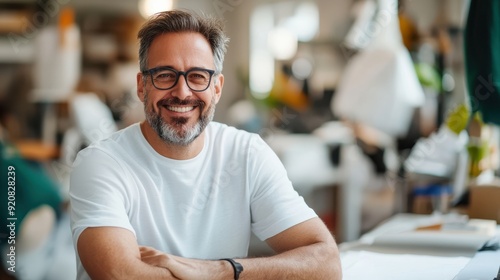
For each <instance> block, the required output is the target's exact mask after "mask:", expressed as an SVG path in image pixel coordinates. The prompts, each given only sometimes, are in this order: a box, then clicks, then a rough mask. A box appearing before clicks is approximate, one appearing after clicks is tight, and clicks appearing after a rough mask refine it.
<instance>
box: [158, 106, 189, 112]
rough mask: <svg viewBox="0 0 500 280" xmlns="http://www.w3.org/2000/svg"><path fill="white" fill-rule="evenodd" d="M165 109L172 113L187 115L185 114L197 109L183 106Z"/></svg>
mask: <svg viewBox="0 0 500 280" xmlns="http://www.w3.org/2000/svg"><path fill="white" fill-rule="evenodd" d="M165 108H167V110H169V111H172V112H177V113H185V112H189V111H192V110H193V109H194V108H195V107H194V106H183V107H179V106H165Z"/></svg>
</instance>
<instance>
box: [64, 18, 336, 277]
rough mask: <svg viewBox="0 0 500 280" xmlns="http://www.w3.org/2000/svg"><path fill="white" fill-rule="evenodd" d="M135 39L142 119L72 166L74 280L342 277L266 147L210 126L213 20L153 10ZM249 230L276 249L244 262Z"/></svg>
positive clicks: (219, 46) (218, 49)
mask: <svg viewBox="0 0 500 280" xmlns="http://www.w3.org/2000/svg"><path fill="white" fill-rule="evenodd" d="M139 40H140V50H139V59H140V68H141V69H140V70H141V72H140V73H138V74H137V92H138V96H139V98H140V100H141V101H142V102H143V103H144V110H145V113H146V121H144V122H142V123H140V124H135V125H132V126H130V127H128V128H126V129H124V130H122V131H119V132H117V133H115V134H114V135H112V136H111V137H110V138H109V139H106V140H104V141H101V142H98V143H95V144H93V145H91V146H90V147H88V148H87V149H85V150H83V151H82V152H80V154H79V155H78V157H77V159H76V161H75V163H74V171H73V173H72V177H71V191H70V196H71V205H72V211H71V217H72V231H73V236H74V243H75V247H76V249H77V258H78V260H77V261H78V279H88V278H89V277H90V278H92V279H238V278H239V279H340V278H341V271H340V261H339V256H338V250H337V246H336V244H335V241H334V239H333V238H332V236H331V234H330V233H329V232H328V230H327V229H326V227H325V226H324V224H323V223H322V222H321V220H319V219H318V218H317V216H316V214H315V213H314V212H313V211H312V210H311V209H310V208H309V207H307V206H306V205H305V203H304V201H303V199H302V198H301V197H299V196H298V195H297V193H296V192H295V191H294V190H293V188H292V186H291V183H290V181H289V180H288V179H287V176H286V172H285V170H284V168H283V166H282V165H281V163H280V162H279V160H278V158H277V157H276V156H275V155H274V154H273V152H272V151H271V150H270V148H269V147H268V146H267V145H266V144H265V143H264V142H263V141H262V140H261V139H260V138H259V137H258V136H257V135H254V134H250V133H247V132H243V131H239V130H236V129H234V128H231V127H228V126H226V125H223V124H220V123H215V122H211V120H212V118H213V115H214V110H215V105H216V104H217V102H218V101H219V98H220V97H221V92H222V87H223V85H224V76H223V75H222V74H221V71H222V63H223V59H224V54H225V49H226V44H227V41H228V39H227V38H226V37H225V35H224V33H223V31H222V25H221V24H220V22H219V21H217V20H215V19H210V18H203V17H200V16H197V15H195V14H191V13H188V12H184V11H170V12H163V13H160V14H157V15H156V16H154V17H153V18H152V19H150V20H149V21H148V22H147V23H146V24H145V25H144V26H143V27H142V29H141V30H140V32H139ZM252 231H253V232H254V233H255V234H256V235H257V236H258V237H259V238H261V239H263V240H265V241H266V242H267V243H268V244H269V245H270V246H271V247H272V248H273V249H274V250H275V251H276V253H277V254H276V255H274V256H272V257H267V258H245V256H246V254H247V251H248V245H249V240H250V233H251V232H252ZM231 258H234V259H231Z"/></svg>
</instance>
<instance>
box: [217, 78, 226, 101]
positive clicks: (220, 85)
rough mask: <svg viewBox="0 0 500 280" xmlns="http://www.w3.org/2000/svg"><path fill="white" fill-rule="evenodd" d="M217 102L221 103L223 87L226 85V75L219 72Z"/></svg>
mask: <svg viewBox="0 0 500 280" xmlns="http://www.w3.org/2000/svg"><path fill="white" fill-rule="evenodd" d="M215 79H216V80H215V104H217V103H219V99H220V97H221V95H222V88H223V87H224V75H222V74H219V75H217V76H216V77H215Z"/></svg>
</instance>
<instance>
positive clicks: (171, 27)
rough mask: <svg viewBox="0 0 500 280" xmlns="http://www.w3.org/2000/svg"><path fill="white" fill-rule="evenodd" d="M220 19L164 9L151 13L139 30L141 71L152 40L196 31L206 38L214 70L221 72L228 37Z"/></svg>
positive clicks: (144, 68) (144, 65) (145, 67)
mask: <svg viewBox="0 0 500 280" xmlns="http://www.w3.org/2000/svg"><path fill="white" fill-rule="evenodd" d="M223 29H224V28H223V23H222V21H221V20H219V19H216V18H213V17H208V16H200V15H197V14H195V13H190V12H187V11H179V10H173V11H165V12H160V13H157V14H155V15H153V16H152V17H151V18H150V19H149V20H148V21H147V22H146V23H145V24H144V25H143V26H142V27H141V30H140V31H139V34H138V36H137V38H138V39H139V66H140V69H141V71H145V70H147V65H148V51H149V47H150V46H151V43H152V42H153V40H154V39H155V38H156V37H157V36H159V35H161V34H164V33H175V32H196V33H200V34H201V35H203V37H205V39H207V41H208V43H209V44H210V47H211V49H212V53H213V56H214V64H215V72H216V74H220V73H221V72H222V64H223V63H224V55H225V54H226V48H227V43H228V42H229V38H228V37H227V36H226V34H224V31H223Z"/></svg>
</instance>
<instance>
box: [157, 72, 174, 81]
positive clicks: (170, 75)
mask: <svg viewBox="0 0 500 280" xmlns="http://www.w3.org/2000/svg"><path fill="white" fill-rule="evenodd" d="M174 78H175V74H173V73H159V74H157V75H156V79H162V80H163V79H174Z"/></svg>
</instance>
